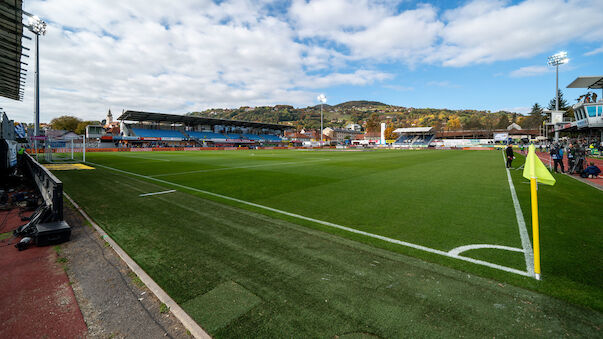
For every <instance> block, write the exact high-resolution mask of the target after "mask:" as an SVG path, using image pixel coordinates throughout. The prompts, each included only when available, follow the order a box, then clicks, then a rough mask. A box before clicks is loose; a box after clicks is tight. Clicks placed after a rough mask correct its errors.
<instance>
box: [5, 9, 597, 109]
mask: <svg viewBox="0 0 603 339" xmlns="http://www.w3.org/2000/svg"><path fill="white" fill-rule="evenodd" d="M273 1H274V0H226V1H222V2H220V3H219V4H216V3H214V2H213V1H211V0H180V1H173V0H170V1H167V0H156V1H143V0H129V1H118V0H87V1H77V2H76V1H72V0H47V1H30V2H26V3H25V6H26V8H25V9H26V10H27V11H29V12H32V13H36V14H37V15H39V16H40V17H42V18H44V19H45V20H48V22H49V28H48V35H47V36H45V37H42V38H41V99H42V103H41V105H42V106H41V112H42V121H48V120H50V119H51V118H52V117H54V116H57V115H61V114H75V115H78V116H81V117H82V118H84V119H99V118H100V117H102V115H103V114H104V113H105V111H106V109H108V108H112V109H113V110H114V111H117V110H120V109H122V108H126V109H139V110H150V111H162V112H172V113H182V112H187V111H192V110H201V109H205V108H210V107H237V106H242V105H253V106H256V105H266V104H275V103H288V104H292V105H299V106H304V105H308V104H311V103H313V101H314V98H315V97H316V94H317V93H316V92H318V91H324V90H325V89H327V88H328V87H330V86H336V85H345V84H347V85H357V86H367V85H371V84H375V83H379V82H383V81H384V80H388V79H392V78H393V75H392V74H390V72H389V71H388V69H390V67H392V66H393V67H397V66H399V65H400V64H403V65H407V66H408V67H411V68H412V67H415V66H416V65H420V64H427V65H430V66H432V65H435V66H444V67H448V66H451V67H462V66H470V65H475V64H481V63H492V62H496V61H500V60H511V59H518V58H526V57H530V56H534V55H536V54H539V53H543V52H554V51H555V50H556V49H557V48H559V47H560V46H563V45H564V44H567V43H569V42H585V41H588V42H589V43H591V44H592V43H597V42H600V41H603V26H602V25H600V11H596V10H593V9H595V8H599V7H600V4H599V3H598V2H597V1H596V0H566V1H563V0H547V1H545V0H526V1H523V2H519V3H514V2H508V1H485V0H476V1H472V2H469V3H465V4H463V5H461V6H459V7H457V8H454V9H452V10H448V11H445V12H442V11H441V10H440V9H438V8H436V7H434V6H433V5H429V4H419V5H416V6H415V7H412V5H411V6H409V5H407V4H404V6H401V3H402V2H403V1H402V0H392V1H389V0H380V1H374V0H292V2H291V3H290V5H289V4H288V5H287V6H288V7H286V8H285V9H283V10H282V11H280V12H278V13H274V12H271V11H270V10H269V9H268V7H267V5H270V4H271V3H272V2H273ZM401 7H403V8H408V9H404V10H400V9H399V8H401ZM576 18H579V20H578V19H576ZM576 20H578V21H576ZM28 46H29V47H31V43H29V45H28ZM602 51H603V48H599V49H596V50H593V51H590V52H588V53H586V54H587V55H595V54H598V53H601V52H602ZM30 54H31V53H30ZM26 62H29V63H30V72H29V76H28V78H27V84H26V93H25V100H26V101H25V102H24V103H16V102H12V101H6V100H4V99H0V100H1V101H0V106H2V107H4V108H5V109H6V110H7V111H8V112H9V113H14V114H13V115H11V117H12V118H14V119H17V120H31V118H30V116H31V115H32V113H31V108H32V107H33V103H32V98H33V93H32V92H33V91H32V88H33V84H32V75H33V72H32V68H31V66H32V64H33V63H32V62H31V60H28V61H26ZM543 68H544V66H542V67H538V66H528V67H523V68H520V69H518V70H515V71H513V72H511V74H510V75H511V76H517V77H519V76H529V75H537V74H539V72H541V71H542V72H544V70H543ZM388 85H390V86H398V85H396V84H391V83H388ZM430 86H445V87H455V86H458V85H455V84H451V83H449V82H439V83H438V82H433V83H431V84H430Z"/></svg>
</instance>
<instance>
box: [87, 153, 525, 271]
mask: <svg viewBox="0 0 603 339" xmlns="http://www.w3.org/2000/svg"><path fill="white" fill-rule="evenodd" d="M89 163H90V164H93V165H95V166H98V167H103V168H106V169H109V170H112V171H115V172H119V173H123V174H127V175H131V176H135V177H139V178H144V179H147V180H152V181H156V182H160V183H163V184H167V185H171V186H175V187H179V188H182V189H185V190H188V191H193V192H198V193H202V194H206V195H210V196H214V197H217V198H221V199H224V200H230V201H234V202H237V203H240V204H243V205H247V206H252V207H256V208H260V209H263V210H266V211H271V212H275V213H278V214H282V215H286V216H289V217H293V218H297V219H301V220H306V221H310V222H313V223H317V224H320V225H324V226H328V227H332V228H336V229H340V230H343V231H347V232H350V233H355V234H360V235H364V236H367V237H370V238H374V239H379V240H383V241H385V242H389V243H392V244H397V245H401V246H405V247H410V248H414V249H417V250H420V251H424V252H429V253H433V254H438V255H441V256H444V257H448V258H453V259H458V260H462V261H466V262H470V263H473V264H477V265H481V266H487V267H490V268H494V269H497V270H500V271H505V272H509V273H514V274H518V275H522V276H526V277H529V276H531V273H529V272H526V271H521V270H518V269H515V268H511V267H507V266H502V265H498V264H494V263H491V262H488V261H484V260H479V259H473V258H469V257H464V256H460V255H456V254H450V253H449V252H446V251H441V250H437V249H435V248H431V247H426V246H421V245H417V244H413V243H410V242H406V241H402V240H397V239H392V238H388V237H385V236H382V235H378V234H373V233H369V232H365V231H360V230H357V229H354V228H350V227H346V226H342V225H338V224H335V223H332V222H328V221H323V220H318V219H314V218H310V217H306V216H303V215H300V214H295V213H290V212H287V211H282V210H279V209H276V208H272V207H268V206H264V205H260V204H256V203H253V202H249V201H245V200H241V199H237V198H233V197H229V196H226V195H222V194H218V193H214V192H210V191H205V190H202V189H198V188H194V187H190V186H185V185H181V184H177V183H174V182H170V181H166V180H162V179H158V178H154V177H150V176H147V175H142V174H138V173H134V172H128V171H124V170H120V169H117V168H113V167H109V166H105V165H101V164H96V163H92V162H89Z"/></svg>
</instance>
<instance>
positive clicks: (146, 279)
mask: <svg viewBox="0 0 603 339" xmlns="http://www.w3.org/2000/svg"><path fill="white" fill-rule="evenodd" d="M63 195H64V196H65V197H66V198H67V199H68V200H69V201H70V202H71V203H72V204H73V206H74V207H75V208H76V209H77V210H78V212H80V214H81V215H82V216H83V217H84V218H86V220H88V222H89V223H90V224H91V225H92V227H94V229H96V231H97V232H98V234H100V235H101V237H102V238H103V240H105V241H106V242H107V243H109V245H110V246H111V248H112V249H113V250H114V251H115V253H117V255H119V257H120V258H121V259H122V260H123V261H124V262H125V263H126V265H128V267H129V268H130V269H131V270H132V271H133V272H134V273H135V274H136V275H137V276H138V277H139V278H140V280H141V281H142V282H143V283H144V284H145V285H146V286H147V287H148V288H149V290H151V292H153V294H155V296H156V297H157V299H159V300H160V301H161V302H162V303H164V304H165V305H166V306H168V307H169V309H170V311H171V312H172V314H173V315H174V316H175V317H176V319H178V320H179V321H180V322H181V323H182V325H183V326H184V327H185V328H186V329H187V330H188V331H189V332H190V333H191V335H192V336H193V337H195V338H203V339H210V338H211V336H210V335H209V334H207V332H205V330H203V329H202V328H201V326H199V324H197V322H196V321H194V320H193V318H191V317H190V316H189V315H188V314H187V313H186V312H185V311H184V310H183V309H182V307H180V305H178V304H177V303H176V302H175V301H174V300H173V299H172V298H171V297H170V296H169V295H168V294H167V293H166V292H165V291H164V290H163V289H162V288H161V287H159V285H158V284H157V283H156V282H155V281H154V280H153V279H152V278H151V277H150V276H149V275H148V274H147V273H146V272H145V271H144V270H143V269H142V268H141V267H140V266H138V264H137V263H136V262H135V261H134V260H132V258H130V256H129V255H128V254H127V253H126V252H125V251H124V250H123V249H122V248H121V247H120V246H119V245H118V244H117V243H116V242H115V241H114V240H113V239H111V237H109V235H108V234H107V233H106V232H105V231H103V229H102V228H100V226H98V225H97V224H96V223H95V222H94V220H92V219H91V218H90V217H89V216H88V214H86V212H84V211H83V210H82V209H81V208H80V206H79V205H78V204H77V203H76V202H75V201H74V200H73V199H71V197H70V196H69V195H68V194H67V193H64V194H63Z"/></svg>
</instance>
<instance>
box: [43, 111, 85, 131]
mask: <svg viewBox="0 0 603 339" xmlns="http://www.w3.org/2000/svg"><path fill="white" fill-rule="evenodd" d="M80 122H82V120H80V119H79V118H76V117H72V116H69V115H63V116H60V117H58V118H54V119H52V120H51V121H50V126H51V127H52V129H54V130H64V131H70V132H75V130H76V129H77V126H78V125H79V123H80Z"/></svg>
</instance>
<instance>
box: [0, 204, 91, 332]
mask: <svg viewBox="0 0 603 339" xmlns="http://www.w3.org/2000/svg"><path fill="white" fill-rule="evenodd" d="M13 211H14V210H13ZM6 214H7V212H6V211H3V212H0V222H2V221H3V220H5V219H4V218H5V217H7V218H6V222H3V224H4V225H2V228H3V231H4V232H6V231H7V230H9V229H10V230H12V229H14V228H16V227H17V226H19V225H21V224H23V222H22V221H21V220H20V218H19V217H18V214H17V213H15V212H13V213H10V214H9V215H8V216H7V215H6ZM16 241H17V240H15V239H12V240H11V239H5V240H1V241H0V246H1V247H0V324H2V326H0V338H83V337H85V336H86V333H87V327H86V323H85V322H84V318H83V316H82V313H81V311H80V308H79V306H78V304H77V301H76V299H75V295H74V294H73V289H72V288H71V285H70V284H69V278H68V277H67V274H66V273H65V271H64V270H63V268H62V267H61V265H60V264H59V263H58V262H57V254H56V252H55V251H54V249H53V247H52V246H47V247H35V246H33V247H30V248H29V249H27V250H25V251H21V252H19V251H18V250H17V249H16V248H15V246H14V243H16ZM9 244H10V245H9Z"/></svg>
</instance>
